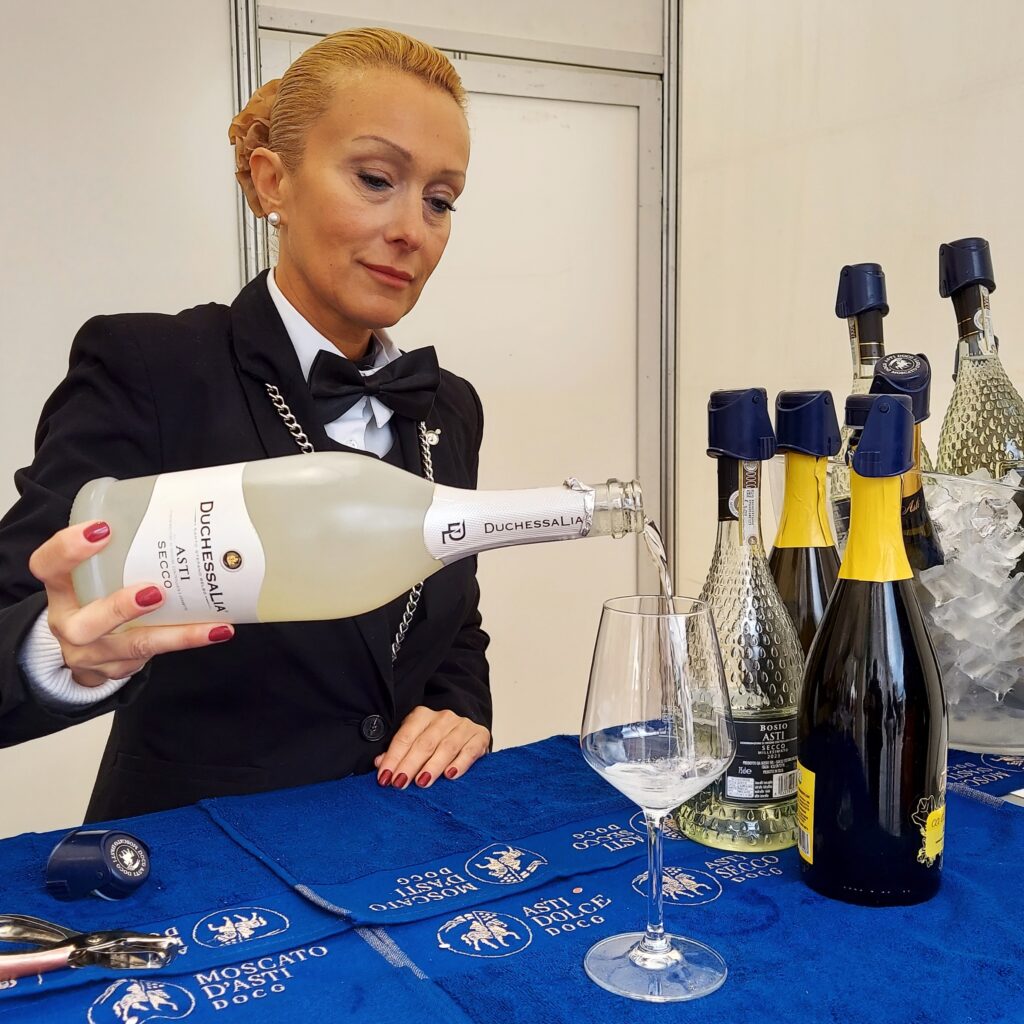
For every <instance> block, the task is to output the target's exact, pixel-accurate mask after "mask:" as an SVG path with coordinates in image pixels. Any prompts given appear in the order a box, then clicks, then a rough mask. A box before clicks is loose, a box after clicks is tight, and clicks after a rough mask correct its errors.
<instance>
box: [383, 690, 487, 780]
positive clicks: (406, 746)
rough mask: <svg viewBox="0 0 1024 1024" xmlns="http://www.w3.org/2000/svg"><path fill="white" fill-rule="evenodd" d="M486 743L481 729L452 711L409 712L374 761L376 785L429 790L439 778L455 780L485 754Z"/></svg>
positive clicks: (416, 710)
mask: <svg viewBox="0 0 1024 1024" xmlns="http://www.w3.org/2000/svg"><path fill="white" fill-rule="evenodd" d="M490 742H491V734H490V732H489V731H488V730H487V729H486V728H484V726H482V725H477V723H476V722H473V721H470V719H468V718H462V717H461V716H460V715H457V714H455V712H454V711H432V710H431V709H430V708H425V707H423V706H420V707H417V708H413V709H412V711H410V712H409V714H408V715H406V718H405V721H404V722H402V725H401V727H400V728H399V730H398V732H396V733H395V736H394V739H392V741H391V745H390V746H389V747H388V749H387V750H386V751H384V753H383V754H378V755H377V757H376V758H375V759H374V762H373V763H374V764H375V765H376V766H377V781H378V782H379V783H380V784H381V785H382V786H389V785H390V786H394V787H395V788H396V789H405V788H406V786H408V785H409V784H410V783H411V782H415V783H416V785H417V786H421V787H424V786H430V785H432V784H433V783H434V781H435V780H437V779H439V778H440V777H441V776H442V775H443V776H444V777H445V778H446V779H454V778H457V777H458V776H460V775H464V774H465V773H466V772H467V771H468V770H469V767H470V765H472V764H473V762H474V761H476V760H478V759H479V758H481V757H483V755H484V754H486V753H487V748H488V747H489V746H490Z"/></svg>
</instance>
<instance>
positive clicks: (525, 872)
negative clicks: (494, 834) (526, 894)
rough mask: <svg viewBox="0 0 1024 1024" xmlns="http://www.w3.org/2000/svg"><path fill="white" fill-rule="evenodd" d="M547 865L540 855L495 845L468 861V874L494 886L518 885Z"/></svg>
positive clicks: (474, 855) (517, 848) (513, 847)
mask: <svg viewBox="0 0 1024 1024" xmlns="http://www.w3.org/2000/svg"><path fill="white" fill-rule="evenodd" d="M546 864H547V860H546V859H545V858H544V857H542V856H541V855H540V854H539V853H533V852H532V851H531V850H523V849H521V848H519V847H515V846H509V845H507V844H505V845H503V844H500V843H494V844H493V845H491V846H485V847H484V848H483V849H482V850H481V851H480V852H479V853H475V854H473V856H472V857H470V858H469V860H467V861H466V874H467V875H469V876H470V877H471V878H475V879H476V880H477V881H478V882H490V883H491V884H492V885H518V884H519V883H520V882H525V881H526V879H527V878H529V877H530V875H532V874H533V873H534V872H535V871H536V870H537V869H538V868H540V867H543V866H544V865H546Z"/></svg>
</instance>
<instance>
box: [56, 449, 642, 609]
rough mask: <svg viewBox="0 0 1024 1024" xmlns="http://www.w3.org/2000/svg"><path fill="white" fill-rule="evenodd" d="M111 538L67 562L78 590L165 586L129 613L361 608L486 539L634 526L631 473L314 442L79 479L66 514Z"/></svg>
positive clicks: (564, 536) (493, 543) (577, 534)
mask: <svg viewBox="0 0 1024 1024" xmlns="http://www.w3.org/2000/svg"><path fill="white" fill-rule="evenodd" d="M94 519H101V520H103V521H104V522H106V523H108V524H109V525H110V531H111V540H110V543H109V544H108V545H107V546H106V547H105V548H104V549H103V551H101V552H100V553H99V554H97V555H94V556H93V557H92V558H90V559H88V560H87V561H86V562H84V563H82V565H80V566H79V567H78V569H77V570H76V571H75V572H74V573H73V582H74V585H75V592H76V594H77V595H78V599H79V600H80V601H81V602H83V603H85V602H86V601H91V600H93V599H95V598H98V597H103V596H106V595H107V594H110V593H112V592H113V591H114V590H117V589H119V588H120V587H122V586H125V585H128V584H130V583H133V582H136V581H148V580H151V581H153V582H155V583H158V584H160V585H161V586H162V587H163V588H164V603H163V605H161V607H160V608H158V609H157V610H156V611H154V612H150V613H149V614H148V615H146V616H145V617H144V618H143V619H141V620H138V621H139V622H140V623H144V624H146V625H153V624H160V625H166V624H171V623H184V622H211V621H217V620H223V621H226V622H288V621H295V620H307V619H334V618H342V617H345V616H349V615H358V614H360V613H362V612H366V611H370V610H371V609H373V608H378V607H380V606H381V605H383V604H386V603H387V602H388V601H390V600H391V599H392V598H394V597H397V596H398V595H400V594H401V593H402V592H403V591H404V590H408V589H409V588H410V587H412V586H413V585H414V584H416V583H417V582H419V581H420V580H423V579H426V578H427V577H428V576H430V575H432V574H433V573H435V572H437V571H438V570H439V569H441V568H443V567H444V566H445V565H447V564H448V563H449V562H454V561H456V560H458V559H460V558H465V557H467V556H469V555H475V554H477V553H478V552H480V551H486V550H489V549H491V548H500V547H509V546H512V545H516V544H535V543H540V542H543V541H555V540H575V539H577V538H581V537H601V536H607V535H611V536H615V537H622V536H625V535H626V534H627V533H640V532H642V531H643V528H644V521H645V520H644V513H643V497H642V494H641V490H640V485H639V484H638V483H636V482H635V481H634V482H632V483H620V482H619V481H617V480H609V481H608V482H607V483H606V484H598V485H596V486H594V487H588V486H586V485H583V484H580V483H578V482H577V481H575V480H570V481H567V483H566V484H565V485H563V486H561V487H546V488H538V489H535V490H520V491H471V490H462V489H459V488H455V487H445V486H443V485H441V484H433V483H431V482H430V481H428V480H424V479H422V478H420V477H418V476H415V475H414V474H412V473H407V472H405V471H404V470H401V469H396V468H395V467H394V466H389V465H388V464H387V463H385V462H381V461H379V460H377V459H374V458H370V457H368V456H365V455H357V454H354V453H350V452H319V453H316V454H314V455H304V456H302V457H301V458H300V457H297V456H285V457H283V458H276V459H264V460H261V461H258V462H247V463H238V464H236V465H231V466H214V467H211V468H208V469H195V470H187V471H185V472H179V473H164V474H161V475H160V476H149V477H140V478H138V479H134V480H120V481H118V480H113V479H110V478H104V479H101V480H94V481H92V482H91V483H88V484H86V485H85V486H84V487H83V488H82V489H81V491H79V493H78V496H77V498H76V499H75V503H74V505H73V507H72V510H71V522H72V523H83V522H88V521H90V520H94Z"/></svg>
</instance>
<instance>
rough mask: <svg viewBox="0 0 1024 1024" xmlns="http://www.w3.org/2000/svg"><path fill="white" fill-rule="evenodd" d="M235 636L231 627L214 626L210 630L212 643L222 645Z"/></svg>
mask: <svg viewBox="0 0 1024 1024" xmlns="http://www.w3.org/2000/svg"><path fill="white" fill-rule="evenodd" d="M234 635H235V633H234V630H232V628H231V627H230V626H214V627H213V629H211V630H210V642H211V643H215V644H222V643H224V641H225V640H230V639H231V638H232V637H233V636H234Z"/></svg>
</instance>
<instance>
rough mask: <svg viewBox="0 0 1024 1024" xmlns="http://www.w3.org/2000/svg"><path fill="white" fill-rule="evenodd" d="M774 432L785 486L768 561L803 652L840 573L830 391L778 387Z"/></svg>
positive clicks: (835, 435)
mask: <svg viewBox="0 0 1024 1024" xmlns="http://www.w3.org/2000/svg"><path fill="white" fill-rule="evenodd" d="M775 437H776V441H777V443H778V450H779V451H780V452H785V453H786V489H785V497H784V498H783V504H782V515H781V516H779V529H778V533H777V534H776V537H775V544H774V546H773V547H772V553H771V556H770V557H769V559H768V565H769V567H770V568H771V571H772V577H773V578H774V580H775V583H776V585H777V586H778V588H779V594H780V595H781V596H782V603H783V604H784V605H785V606H786V610H787V611H788V612H789V615H790V618H792V620H793V624H794V625H795V626H796V631H797V635H798V636H799V637H800V645H801V647H803V650H804V654H806V653H807V651H809V650H810V648H811V641H813V640H814V634H815V633H816V632H817V631H818V623H820V622H821V618H822V616H823V615H824V614H825V606H826V605H827V604H828V599H829V597H830V596H831V594H832V588H833V587H834V586H835V584H836V577H837V575H838V573H839V554H838V552H837V551H836V546H835V541H833V539H832V527H831V524H830V523H829V516H828V501H827V499H826V490H825V483H826V469H827V462H828V459H829V457H830V456H832V455H835V454H836V452H837V451H839V422H838V420H837V419H836V409H835V405H834V404H833V402H832V395H831V394H830V393H829V392H828V391H782V392H780V393H779V396H778V397H777V398H776V399H775Z"/></svg>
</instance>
